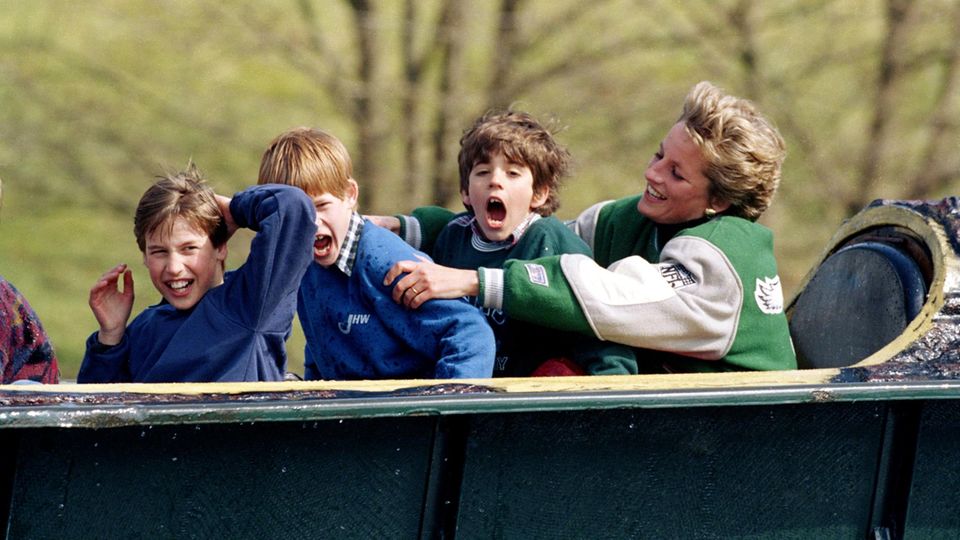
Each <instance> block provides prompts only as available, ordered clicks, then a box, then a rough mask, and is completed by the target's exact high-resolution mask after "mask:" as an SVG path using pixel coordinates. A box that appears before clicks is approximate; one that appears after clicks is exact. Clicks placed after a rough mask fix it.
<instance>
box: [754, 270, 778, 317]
mask: <svg viewBox="0 0 960 540" xmlns="http://www.w3.org/2000/svg"><path fill="white" fill-rule="evenodd" d="M753 297H754V298H756V299H757V307H759V308H760V311H762V312H764V313H766V314H767V315H775V314H777V313H782V312H783V289H782V288H780V276H773V277H772V278H770V277H764V278H763V279H760V278H757V288H756V290H755V291H753Z"/></svg>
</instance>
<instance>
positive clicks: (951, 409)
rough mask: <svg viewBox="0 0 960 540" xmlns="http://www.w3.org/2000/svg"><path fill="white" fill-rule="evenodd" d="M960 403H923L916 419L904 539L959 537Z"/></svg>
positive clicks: (924, 539)
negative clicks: (917, 429)
mask: <svg viewBox="0 0 960 540" xmlns="http://www.w3.org/2000/svg"><path fill="white" fill-rule="evenodd" d="M958 494H960V402H957V401H943V402H926V403H925V404H924V408H923V412H922V413H921V417H920V430H919V436H918V439H917V452H916V460H915V462H914V467H913V476H912V483H911V489H910V499H909V505H908V510H907V519H906V523H905V525H904V536H903V537H904V538H905V539H923V540H928V539H931V540H937V539H941V538H942V539H951V540H952V539H956V538H960V496H958Z"/></svg>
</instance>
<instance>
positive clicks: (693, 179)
mask: <svg viewBox="0 0 960 540" xmlns="http://www.w3.org/2000/svg"><path fill="white" fill-rule="evenodd" d="M705 168H706V162H705V161H704V159H703V155H702V154H701V153H700V149H699V148H698V147H697V145H696V144H694V143H693V141H692V140H691V139H690V136H689V135H687V132H686V131H685V130H684V128H683V124H682V123H677V124H674V126H673V127H672V128H671V129H670V131H669V132H668V133H667V136H666V137H665V138H664V139H663V142H662V143H660V149H659V150H658V151H657V153H656V154H654V155H653V158H652V159H651V160H650V164H649V165H647V170H646V172H645V173H644V177H645V178H646V180H647V189H646V190H645V191H644V192H643V197H641V198H640V202H639V203H638V204H637V211H639V212H640V213H641V214H642V215H644V216H646V217H647V218H649V219H651V220H653V221H655V222H657V223H663V224H671V223H684V222H686V221H692V220H694V219H699V218H702V217H703V216H704V211H705V210H706V209H707V208H712V209H713V210H716V211H717V212H718V213H719V212H722V211H724V210H726V209H727V208H728V207H729V204H724V203H718V202H717V201H711V197H710V180H708V179H707V177H706V176H704V174H703V171H704V170H705Z"/></svg>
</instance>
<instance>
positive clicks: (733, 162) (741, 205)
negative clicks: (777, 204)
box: [678, 81, 786, 221]
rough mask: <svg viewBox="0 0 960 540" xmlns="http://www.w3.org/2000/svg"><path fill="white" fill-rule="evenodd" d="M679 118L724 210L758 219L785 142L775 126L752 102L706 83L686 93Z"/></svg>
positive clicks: (771, 190) (775, 180) (770, 196)
mask: <svg viewBox="0 0 960 540" xmlns="http://www.w3.org/2000/svg"><path fill="white" fill-rule="evenodd" d="M678 121H679V122H681V123H683V125H684V128H685V129H686V132H687V134H688V135H689V136H690V138H691V139H692V140H693V142H694V144H696V145H697V147H699V148H700V152H701V153H702V155H703V159H704V161H705V162H706V167H705V170H704V171H703V173H704V176H706V177H707V179H709V180H710V189H711V195H712V196H713V197H716V198H718V199H720V200H723V201H725V202H728V203H730V208H729V209H728V210H727V211H726V213H727V214H730V215H735V216H740V217H742V218H746V219H749V220H751V221H756V220H757V218H759V217H760V214H762V213H763V212H764V210H766V209H767V207H768V206H770V202H771V201H772V200H773V195H774V193H776V191H777V186H778V185H779V184H780V169H781V166H782V165H783V160H784V158H785V157H786V145H785V144H784V142H783V137H781V136H780V133H779V132H778V131H777V128H776V127H774V125H773V124H772V123H771V122H770V121H769V120H767V119H766V118H764V117H763V116H762V115H761V114H760V113H759V112H758V111H757V109H756V107H754V105H753V103H751V102H750V101H748V100H746V99H741V98H738V97H734V96H731V95H728V94H725V93H724V92H723V91H722V90H721V89H719V88H717V87H716V86H714V85H713V84H711V83H709V82H707V81H703V82H700V83H697V85H696V86H694V87H693V89H692V90H690V93H689V94H687V97H686V99H685V100H684V103H683V114H681V115H680V119H679V120H678Z"/></svg>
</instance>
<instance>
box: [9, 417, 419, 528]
mask: <svg viewBox="0 0 960 540" xmlns="http://www.w3.org/2000/svg"><path fill="white" fill-rule="evenodd" d="M434 424H435V420H434V419H430V418H407V419H391V420H383V419H372V420H343V421H338V420H328V421H318V422H295V423H259V424H233V425H203V426H200V425H179V426H156V427H151V426H140V427H133V428H118V429H101V430H70V429H38V430H31V431H28V432H24V433H23V434H22V438H21V441H20V457H19V463H20V465H19V468H18V470H17V474H16V478H15V482H14V489H13V494H12V499H13V504H12V507H11V508H12V510H11V515H10V527H9V533H8V534H9V538H258V539H260V538H321V537H334V536H335V537H338V538H416V537H417V536H418V535H419V533H420V519H421V511H422V508H423V504H424V495H425V489H426V485H427V483H426V479H427V476H428V467H429V461H430V457H431V450H432V438H433V430H434Z"/></svg>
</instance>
